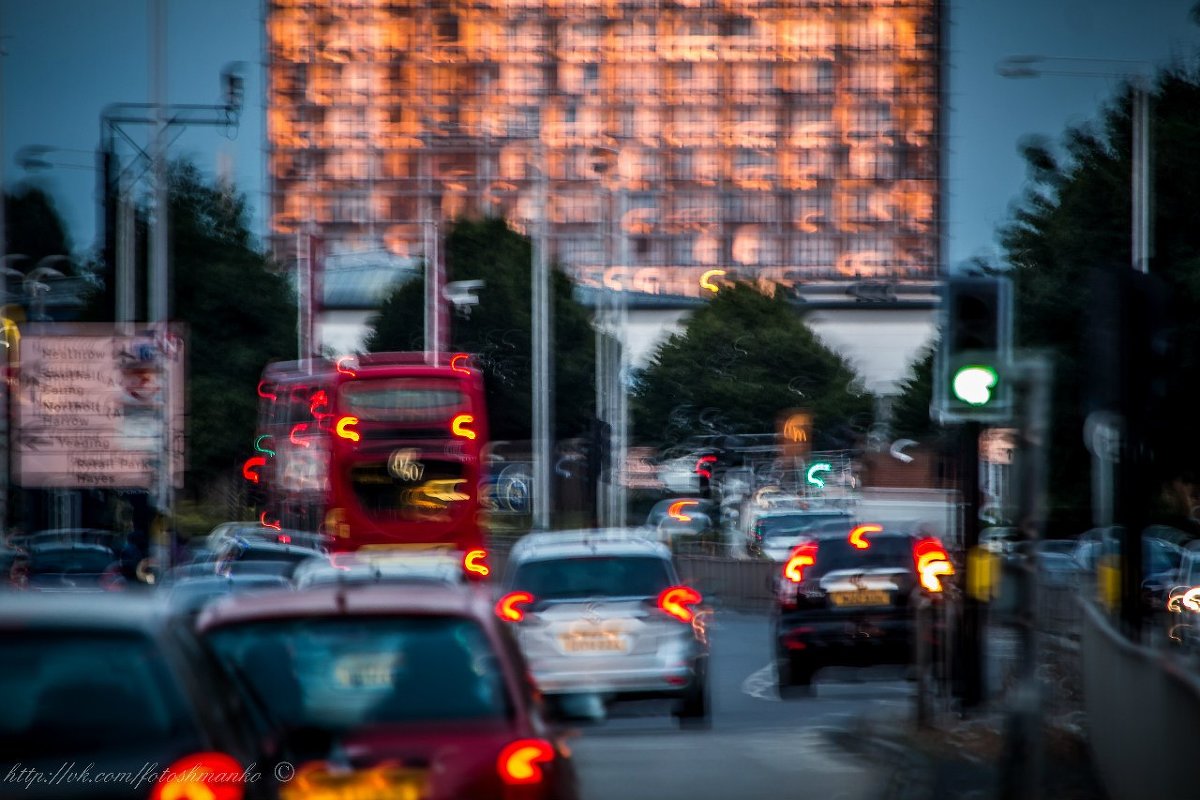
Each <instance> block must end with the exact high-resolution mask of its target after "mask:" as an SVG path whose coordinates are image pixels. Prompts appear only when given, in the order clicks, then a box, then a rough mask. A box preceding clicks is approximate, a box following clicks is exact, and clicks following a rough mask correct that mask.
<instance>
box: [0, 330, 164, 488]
mask: <svg viewBox="0 0 1200 800" xmlns="http://www.w3.org/2000/svg"><path fill="white" fill-rule="evenodd" d="M182 342H183V340H182V337H181V336H180V335H179V333H178V332H177V331H172V332H171V333H170V335H168V336H165V337H163V336H157V337H156V336H155V335H154V334H153V332H151V331H135V332H133V333H132V334H130V335H118V334H117V333H116V329H115V328H114V326H112V325H105V324H84V323H77V324H74V323H73V324H60V323H48V324H42V323H27V324H26V325H25V326H23V335H22V336H21V344H20V367H19V369H18V385H17V390H16V394H15V397H14V398H13V405H14V407H15V422H14V427H13V448H12V450H13V454H14V461H15V470H14V480H15V481H16V483H18V484H19V485H21V486H24V487H30V488H33V487H37V488H46V487H56V488H76V489H85V488H86V489H103V488H109V489H151V488H153V487H154V486H155V485H156V484H155V480H156V476H157V475H158V474H159V464H160V463H161V461H162V457H163V456H162V454H163V452H164V447H163V440H162V436H163V434H164V427H167V428H168V431H167V435H169V436H170V442H171V447H170V461H171V464H170V466H169V468H170V470H171V475H172V476H173V482H174V485H175V486H176V487H181V486H182V485H183V461H184V416H183V409H184V382H183V380H184V376H183V347H182ZM164 404H165V405H167V406H169V410H165V409H164ZM164 419H169V420H170V425H169V426H164V424H163V423H164Z"/></svg>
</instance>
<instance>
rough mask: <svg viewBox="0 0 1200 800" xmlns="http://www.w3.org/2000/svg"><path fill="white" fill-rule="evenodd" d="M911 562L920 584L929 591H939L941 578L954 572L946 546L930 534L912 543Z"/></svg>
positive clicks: (940, 589)
mask: <svg viewBox="0 0 1200 800" xmlns="http://www.w3.org/2000/svg"><path fill="white" fill-rule="evenodd" d="M913 562H914V563H915V565H916V567H917V576H918V577H919V578H920V580H921V585H922V586H923V587H925V589H927V590H928V591H930V592H935V593H937V592H941V591H942V588H943V587H942V580H941V579H942V578H943V577H947V576H950V575H953V574H954V565H953V564H951V563H950V556H949V554H947V553H946V548H945V547H944V546H943V545H942V543H941V542H939V541H938V540H937V539H935V538H934V537H932V536H929V537H926V538H924V539H921V540H920V541H918V542H917V543H916V544H915V545H913Z"/></svg>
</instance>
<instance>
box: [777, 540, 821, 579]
mask: <svg viewBox="0 0 1200 800" xmlns="http://www.w3.org/2000/svg"><path fill="white" fill-rule="evenodd" d="M816 563H817V544H816V542H805V543H804V544H801V545H797V546H796V547H795V549H793V550H792V554H791V555H790V556H788V560H787V563H786V564H784V565H783V577H785V578H787V579H788V580H789V581H791V582H792V583H800V582H801V581H803V580H804V570H805V568H806V567H811V566H813V565H814V564H816Z"/></svg>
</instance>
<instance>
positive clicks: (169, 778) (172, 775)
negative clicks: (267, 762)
mask: <svg viewBox="0 0 1200 800" xmlns="http://www.w3.org/2000/svg"><path fill="white" fill-rule="evenodd" d="M244 782H245V775H244V773H243V770H242V765H241V764H239V763H238V761H237V759H235V758H234V757H233V756H228V755H225V754H224V753H216V752H205V753H193V754H191V755H188V756H184V757H183V758H181V759H179V760H178V761H176V762H175V763H174V764H172V765H171V766H169V767H167V769H166V770H164V771H163V773H162V775H161V776H160V777H159V779H158V783H156V784H154V791H153V792H151V794H150V800H242V796H243V795H244V794H245V788H244V786H243V784H244Z"/></svg>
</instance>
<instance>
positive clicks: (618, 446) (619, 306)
mask: <svg viewBox="0 0 1200 800" xmlns="http://www.w3.org/2000/svg"><path fill="white" fill-rule="evenodd" d="M616 179H617V180H618V181H619V180H620V174H619V172H618V174H617V176H616ZM624 218H625V192H624V191H623V190H622V189H621V188H620V186H619V184H618V189H617V213H616V219H615V220H614V222H615V224H616V229H615V231H614V235H615V236H616V237H617V244H618V247H617V253H618V254H619V255H620V257H621V263H620V264H619V266H622V267H624V266H625V265H627V264H628V263H629V257H628V254H627V253H626V252H625V226H624ZM626 279H627V278H626V277H625V276H623V277H622V279H621V288H620V290H618V292H617V296H616V325H615V329H614V331H613V335H614V338H615V340H616V341H615V346H616V364H615V365H614V369H615V373H616V375H615V377H616V385H615V386H614V387H613V389H614V391H615V396H614V398H613V399H614V401H615V402H614V404H613V405H614V409H613V413H614V416H615V420H614V421H615V424H614V425H613V438H614V440H615V441H614V442H613V448H612V465H613V469H612V474H613V496H614V498H613V500H614V504H615V508H614V511H615V513H614V515H613V522H614V524H615V525H616V526H617V527H619V528H623V527H625V524H626V521H627V520H626V517H627V514H628V506H629V503H628V502H627V499H626V491H627V489H626V485H625V465H626V461H627V460H628V459H627V458H626V454H627V452H628V446H629V397H628V392H627V390H626V387H625V371H626V366H627V364H626V357H625V327H626V325H627V324H628V321H629V314H628V306H627V302H626V294H625V293H626V290H627V288H628V287H626V285H625V281H626Z"/></svg>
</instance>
